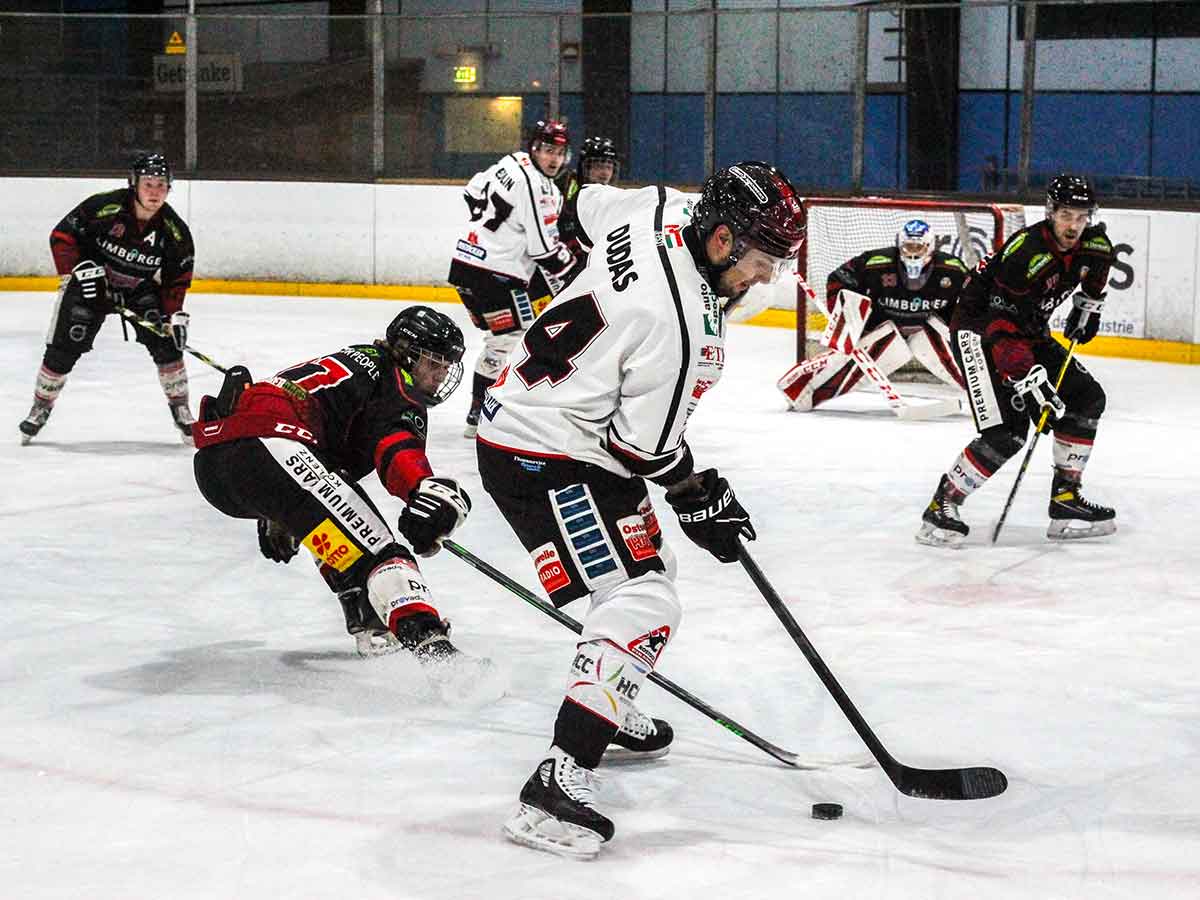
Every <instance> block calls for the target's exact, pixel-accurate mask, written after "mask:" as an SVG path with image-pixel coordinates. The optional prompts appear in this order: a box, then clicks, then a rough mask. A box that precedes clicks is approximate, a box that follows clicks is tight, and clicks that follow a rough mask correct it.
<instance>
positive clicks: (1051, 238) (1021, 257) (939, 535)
mask: <svg viewBox="0 0 1200 900" xmlns="http://www.w3.org/2000/svg"><path fill="white" fill-rule="evenodd" d="M1095 213H1096V195H1095V193H1094V192H1093V191H1092V188H1091V186H1089V185H1088V183H1087V182H1086V181H1085V180H1084V179H1082V178H1078V177H1076V176H1072V175H1059V176H1058V177H1056V178H1055V179H1054V180H1053V181H1051V182H1050V186H1049V189H1048V190H1047V192H1046V218H1045V219H1043V220H1042V221H1040V222H1037V223H1036V224H1034V225H1031V226H1029V227H1028V228H1024V229H1022V230H1020V231H1018V232H1017V233H1016V234H1014V235H1013V236H1012V237H1010V238H1009V239H1008V241H1007V242H1005V244H1004V247H1003V248H1001V250H1000V251H999V252H998V253H997V254H996V255H995V256H993V257H992V258H991V259H990V260H988V261H987V264H986V265H984V266H983V268H982V269H981V270H980V272H979V273H978V274H977V275H974V276H972V278H971V279H970V281H969V282H968V284H967V286H966V287H965V288H964V289H963V295H962V299H961V300H960V301H959V305H958V308H957V310H956V311H955V314H954V318H953V319H952V320H951V329H952V331H953V336H954V355H955V358H956V359H957V360H958V363H959V367H960V369H961V370H962V372H963V374H964V376H965V379H966V384H967V396H968V398H969V400H970V405H971V413H972V415H973V416H974V418H975V427H976V428H977V429H978V431H979V436H978V437H976V438H975V439H974V440H973V441H971V443H970V444H968V445H967V447H966V448H965V449H964V450H963V451H962V452H961V453H960V454H959V455H958V458H957V459H956V460H955V461H954V464H953V465H952V466H951V467H950V469H949V471H947V472H946V473H945V474H944V475H942V477H941V480H940V481H939V483H938V487H937V490H936V491H935V492H934V496H933V499H932V500H931V501H930V503H929V505H928V506H926V508H925V511H924V513H923V514H922V517H921V518H922V524H921V528H920V531H919V532H918V533H917V540H918V541H920V542H921V543H923V544H933V545H943V546H946V545H948V546H958V545H960V544H961V543H962V540H963V538H965V537H966V535H967V533H968V530H969V529H968V528H967V525H966V523H965V522H963V521H962V518H961V517H960V516H959V512H958V508H959V506H960V505H961V504H962V502H963V501H964V500H966V498H967V497H968V496H969V495H970V494H971V493H973V492H974V491H976V490H978V489H979V488H980V487H981V486H982V485H983V483H984V482H985V481H987V480H988V479H989V478H991V477H992V475H994V474H995V472H996V470H997V469H999V468H1000V466H1002V465H1004V463H1005V462H1006V461H1007V460H1008V459H1010V458H1011V457H1013V456H1015V455H1016V454H1017V453H1018V452H1019V451H1020V450H1021V448H1022V447H1023V446H1024V445H1025V440H1026V435H1027V434H1028V432H1029V422H1030V419H1031V418H1032V419H1033V420H1034V421H1035V422H1036V421H1037V420H1038V419H1039V418H1040V417H1041V412H1042V409H1043V407H1046V406H1049V407H1050V410H1051V418H1050V423H1051V427H1052V429H1053V431H1054V478H1053V481H1052V484H1051V488H1050V506H1049V515H1050V525H1049V527H1048V528H1047V530H1046V535H1047V537H1050V538H1054V539H1059V540H1061V539H1064V538H1078V537H1094V536H1097V535H1105V534H1111V533H1112V532H1114V531H1115V530H1116V512H1115V511H1114V510H1112V509H1110V508H1109V507H1107V506H1101V505H1099V504H1096V503H1091V502H1090V501H1088V500H1085V499H1084V497H1083V494H1082V491H1081V488H1080V482H1081V479H1082V476H1083V470H1084V468H1085V467H1086V466H1087V463H1088V459H1089V458H1090V457H1091V455H1092V444H1093V442H1094V441H1095V439H1096V427H1097V425H1098V424H1099V421H1100V417H1101V416H1102V415H1103V414H1104V407H1105V396H1104V390H1103V389H1102V388H1101V387H1100V385H1099V384H1098V383H1097V381H1096V379H1095V378H1093V377H1092V375H1091V373H1090V372H1088V370H1087V369H1085V368H1084V367H1083V366H1082V365H1080V363H1079V361H1078V360H1076V359H1074V358H1072V359H1071V361H1070V364H1069V365H1068V366H1067V368H1066V370H1065V372H1064V375H1063V378H1062V382H1061V384H1059V385H1058V386H1057V388H1056V386H1055V384H1054V379H1055V378H1056V377H1057V375H1058V372H1059V370H1060V369H1061V368H1062V365H1063V361H1064V360H1065V359H1066V356H1067V351H1066V349H1065V348H1064V347H1063V346H1062V345H1061V344H1059V343H1058V342H1057V341H1056V340H1054V338H1053V337H1051V335H1050V327H1049V321H1050V316H1051V314H1052V313H1053V312H1054V310H1055V308H1056V307H1057V306H1058V305H1059V304H1060V303H1062V302H1064V301H1065V300H1067V298H1071V301H1072V308H1071V311H1070V313H1069V314H1068V315H1067V321H1066V327H1065V328H1064V334H1065V336H1066V338H1067V339H1068V340H1073V341H1078V342H1079V343H1081V344H1086V343H1087V342H1088V341H1090V340H1091V339H1092V338H1094V337H1095V336H1096V332H1097V330H1098V329H1099V327H1100V312H1101V310H1102V308H1103V305H1104V297H1105V291H1104V288H1105V286H1106V285H1107V284H1108V271H1109V268H1110V266H1111V265H1112V262H1113V247H1112V244H1111V243H1110V242H1109V240H1108V235H1107V234H1105V228H1104V225H1103V224H1093V223H1092V220H1093V218H1094V217H1095Z"/></svg>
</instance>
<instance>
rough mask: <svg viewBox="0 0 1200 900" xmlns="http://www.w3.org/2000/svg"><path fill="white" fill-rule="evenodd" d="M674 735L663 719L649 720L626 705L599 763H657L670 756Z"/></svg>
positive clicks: (634, 708)
mask: <svg viewBox="0 0 1200 900" xmlns="http://www.w3.org/2000/svg"><path fill="white" fill-rule="evenodd" d="M674 739H675V731H674V729H672V728H671V726H670V724H669V723H668V722H667V721H666V720H664V719H652V718H650V717H649V716H648V715H646V714H645V713H644V712H642V711H641V710H640V709H638V708H637V707H636V706H634V705H632V704H630V706H629V711H628V712H627V713H625V721H624V722H623V723H622V725H621V729H620V731H618V732H617V733H616V734H615V735H613V739H612V742H611V743H610V744H609V745H608V748H607V749H606V750H605V751H604V758H603V760H602V761H603V762H606V763H626V762H638V761H640V760H645V759H658V758H659V757H662V756H666V755H667V754H668V753H670V752H671V741H673V740H674Z"/></svg>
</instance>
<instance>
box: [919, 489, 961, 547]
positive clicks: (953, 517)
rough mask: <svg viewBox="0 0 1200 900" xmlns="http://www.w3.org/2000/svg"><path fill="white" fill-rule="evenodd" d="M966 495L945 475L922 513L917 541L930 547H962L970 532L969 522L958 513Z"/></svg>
mask: <svg viewBox="0 0 1200 900" xmlns="http://www.w3.org/2000/svg"><path fill="white" fill-rule="evenodd" d="M965 499H966V496H965V495H964V494H963V493H962V492H961V491H959V490H958V489H957V488H955V487H954V485H952V484H951V483H950V479H949V478H948V477H947V476H945V475H943V476H942V480H941V481H939V482H938V488H937V492H936V493H934V495H933V499H932V500H930V501H929V505H928V506H926V507H925V512H923V513H922V514H921V530H920V531H918V532H917V543H918V544H927V545H929V546H930V547H950V548H951V549H954V550H960V549H962V542H963V539H964V538H965V537H966V536H967V534H968V532H970V530H971V529H970V528H968V527H967V523H966V522H964V521H963V520H962V519H961V518H960V517H959V515H958V507H959V504H961V503H962V502H963V500H965Z"/></svg>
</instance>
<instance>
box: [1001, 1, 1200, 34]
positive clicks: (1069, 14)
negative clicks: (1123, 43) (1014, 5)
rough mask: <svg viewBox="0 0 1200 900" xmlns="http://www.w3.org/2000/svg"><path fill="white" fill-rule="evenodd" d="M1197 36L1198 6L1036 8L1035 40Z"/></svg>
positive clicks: (1020, 19) (1020, 20) (1020, 27)
mask: <svg viewBox="0 0 1200 900" xmlns="http://www.w3.org/2000/svg"><path fill="white" fill-rule="evenodd" d="M1153 37H1160V38H1182V37H1200V4H1197V3H1196V2H1195V0H1192V2H1184V3H1180V2H1163V3H1158V2H1155V3H1089V4H1086V5H1083V6H1075V5H1058V4H1055V5H1049V6H1038V11H1037V39H1038V40H1039V41H1061V40H1072V39H1081V40H1085V39H1086V40H1096V39H1103V38H1153ZM1024 39H1025V10H1024V8H1023V7H1022V8H1020V9H1018V10H1017V40H1024Z"/></svg>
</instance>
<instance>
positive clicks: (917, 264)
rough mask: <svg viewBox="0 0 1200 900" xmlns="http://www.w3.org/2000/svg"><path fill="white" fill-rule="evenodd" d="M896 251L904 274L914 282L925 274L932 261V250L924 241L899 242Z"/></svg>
mask: <svg viewBox="0 0 1200 900" xmlns="http://www.w3.org/2000/svg"><path fill="white" fill-rule="evenodd" d="M897 249H898V250H899V253H900V262H901V264H902V265H903V266H904V271H905V273H907V275H908V277H909V278H910V279H912V280H914V281H915V280H916V279H918V278H920V277H921V276H922V275H923V274H925V269H926V268H927V267H928V266H929V263H930V262H932V260H933V250H932V249H931V248H930V246H929V245H928V244H927V243H925V242H924V241H901V242H900V246H899V247H898V248H897Z"/></svg>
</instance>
